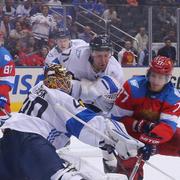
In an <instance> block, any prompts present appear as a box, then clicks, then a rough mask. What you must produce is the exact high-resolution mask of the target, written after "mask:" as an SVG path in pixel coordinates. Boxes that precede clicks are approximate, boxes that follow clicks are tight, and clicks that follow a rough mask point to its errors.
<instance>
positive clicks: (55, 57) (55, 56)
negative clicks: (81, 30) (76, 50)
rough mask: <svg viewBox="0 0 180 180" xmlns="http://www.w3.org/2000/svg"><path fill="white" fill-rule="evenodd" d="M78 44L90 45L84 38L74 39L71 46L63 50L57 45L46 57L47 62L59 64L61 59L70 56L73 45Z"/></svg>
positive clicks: (76, 45)
mask: <svg viewBox="0 0 180 180" xmlns="http://www.w3.org/2000/svg"><path fill="white" fill-rule="evenodd" d="M78 46H88V44H87V43H86V42H85V41H84V40H82V39H72V40H71V41H70V47H69V48H68V49H65V50H64V51H63V52H62V51H61V50H60V49H59V48H58V46H57V45H56V46H55V47H54V48H52V49H51V50H50V51H49V53H48V55H47V57H46V59H45V64H52V63H54V64H59V62H60V61H61V59H63V60H66V59H68V58H69V56H70V54H71V49H72V48H73V47H78Z"/></svg>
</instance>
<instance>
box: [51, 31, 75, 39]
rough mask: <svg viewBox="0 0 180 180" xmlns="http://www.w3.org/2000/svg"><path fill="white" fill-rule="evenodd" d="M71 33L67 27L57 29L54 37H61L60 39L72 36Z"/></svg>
mask: <svg viewBox="0 0 180 180" xmlns="http://www.w3.org/2000/svg"><path fill="white" fill-rule="evenodd" d="M70 37H71V35H70V32H69V30H68V29H65V30H56V31H55V32H54V38H55V39H57V38H60V39H63V38H70Z"/></svg>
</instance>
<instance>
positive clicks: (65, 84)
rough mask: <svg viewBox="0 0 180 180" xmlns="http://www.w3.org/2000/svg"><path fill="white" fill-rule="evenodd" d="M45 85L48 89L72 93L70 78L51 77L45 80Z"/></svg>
mask: <svg viewBox="0 0 180 180" xmlns="http://www.w3.org/2000/svg"><path fill="white" fill-rule="evenodd" d="M44 84H45V85H46V86H47V87H48V88H51V89H59V90H62V91H63V92H66V93H70V91H71V78H70V76H66V77H56V76H49V77H47V78H46V79H45V80H44Z"/></svg>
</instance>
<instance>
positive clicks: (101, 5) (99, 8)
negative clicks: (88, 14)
mask: <svg viewBox="0 0 180 180" xmlns="http://www.w3.org/2000/svg"><path fill="white" fill-rule="evenodd" d="M106 6H107V4H106V0H97V2H94V4H93V13H95V14H97V15H98V16H102V14H103V12H104V11H105V9H106Z"/></svg>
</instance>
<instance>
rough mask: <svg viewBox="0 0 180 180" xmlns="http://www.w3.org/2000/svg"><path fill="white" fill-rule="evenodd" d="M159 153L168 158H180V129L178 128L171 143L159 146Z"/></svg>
mask: <svg viewBox="0 0 180 180" xmlns="http://www.w3.org/2000/svg"><path fill="white" fill-rule="evenodd" d="M157 153H158V154H161V155H167V156H180V128H177V130H176V132H175V134H174V136H173V138H172V139H171V140H170V141H168V142H167V143H164V144H162V145H159V146H158V148H157Z"/></svg>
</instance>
